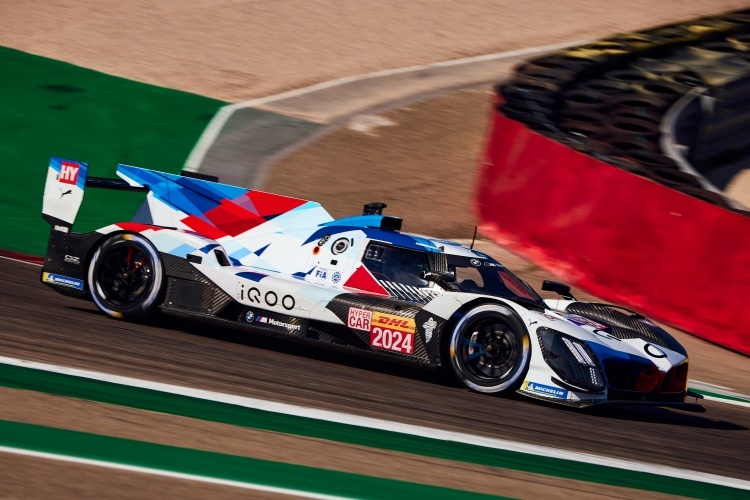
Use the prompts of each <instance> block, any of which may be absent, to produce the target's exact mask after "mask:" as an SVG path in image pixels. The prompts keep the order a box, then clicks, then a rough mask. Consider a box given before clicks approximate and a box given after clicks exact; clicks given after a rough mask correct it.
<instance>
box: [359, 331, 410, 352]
mask: <svg viewBox="0 0 750 500" xmlns="http://www.w3.org/2000/svg"><path fill="white" fill-rule="evenodd" d="M370 345H371V346H373V347H377V348H378V349H385V350H387V351H395V352H400V353H403V354H413V353H414V334H413V333H405V332H400V331H398V330H389V329H388V328H380V327H379V326H376V327H373V329H372V331H371V332H370Z"/></svg>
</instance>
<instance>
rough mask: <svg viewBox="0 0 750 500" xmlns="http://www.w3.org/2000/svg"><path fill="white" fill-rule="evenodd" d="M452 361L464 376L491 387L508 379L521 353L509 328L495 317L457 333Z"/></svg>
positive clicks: (521, 347) (473, 324)
mask: <svg viewBox="0 0 750 500" xmlns="http://www.w3.org/2000/svg"><path fill="white" fill-rule="evenodd" d="M457 340H458V346H457V347H458V349H457V351H458V352H457V354H458V356H456V359H457V361H458V362H459V363H461V365H462V366H463V368H464V370H463V371H464V373H465V374H466V376H467V377H468V378H469V379H470V380H471V381H472V382H474V383H476V384H478V385H482V386H495V385H497V384H500V383H502V382H504V381H505V380H507V379H508V378H510V377H512V376H513V374H514V371H515V369H516V368H517V367H518V366H519V360H520V359H521V356H522V352H523V345H522V341H521V339H520V338H519V336H518V335H517V334H516V333H515V332H514V331H513V329H512V328H511V327H510V326H509V325H508V324H506V323H503V322H500V321H498V320H497V319H496V318H487V319H482V320H479V321H476V322H474V323H472V324H471V325H470V326H469V327H468V328H465V329H464V330H463V332H461V335H460V337H459V338H458V339H457Z"/></svg>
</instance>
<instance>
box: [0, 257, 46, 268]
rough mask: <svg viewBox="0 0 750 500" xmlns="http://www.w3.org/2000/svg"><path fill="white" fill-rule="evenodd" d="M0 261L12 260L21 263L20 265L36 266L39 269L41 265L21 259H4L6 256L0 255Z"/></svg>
mask: <svg viewBox="0 0 750 500" xmlns="http://www.w3.org/2000/svg"><path fill="white" fill-rule="evenodd" d="M0 259H5V260H12V261H14V262H21V263H23V264H28V265H30V266H38V267H41V266H42V265H41V264H38V263H36V262H29V261H27V260H23V259H14V258H13V257H6V256H4V255H0Z"/></svg>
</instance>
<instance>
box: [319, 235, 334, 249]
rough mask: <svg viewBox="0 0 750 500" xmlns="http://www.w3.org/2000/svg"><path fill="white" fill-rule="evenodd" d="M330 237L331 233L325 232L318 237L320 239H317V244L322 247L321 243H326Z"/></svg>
mask: <svg viewBox="0 0 750 500" xmlns="http://www.w3.org/2000/svg"><path fill="white" fill-rule="evenodd" d="M330 238H331V235H330V234H326V235H325V236H323V237H322V238H320V240H318V246H319V247H322V246H323V245H325V244H326V241H328V240H329V239H330Z"/></svg>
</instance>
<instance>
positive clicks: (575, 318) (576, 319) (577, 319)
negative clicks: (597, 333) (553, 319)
mask: <svg viewBox="0 0 750 500" xmlns="http://www.w3.org/2000/svg"><path fill="white" fill-rule="evenodd" d="M566 318H567V320H568V321H570V322H571V323H575V324H576V325H578V326H591V327H594V328H596V329H597V330H604V329H606V328H607V326H606V325H602V324H601V323H597V322H596V321H594V320H591V319H588V318H584V317H583V316H579V315H577V314H569V315H568V316H566Z"/></svg>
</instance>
